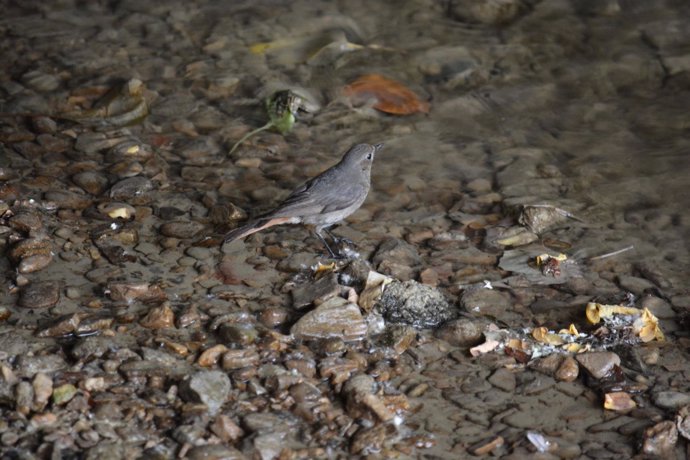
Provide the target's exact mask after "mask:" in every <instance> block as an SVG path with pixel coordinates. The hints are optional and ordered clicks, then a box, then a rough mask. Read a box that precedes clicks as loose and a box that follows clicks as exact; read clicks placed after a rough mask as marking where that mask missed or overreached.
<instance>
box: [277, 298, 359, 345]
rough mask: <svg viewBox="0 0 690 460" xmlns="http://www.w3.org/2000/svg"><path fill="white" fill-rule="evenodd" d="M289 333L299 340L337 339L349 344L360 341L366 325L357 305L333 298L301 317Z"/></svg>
mask: <svg viewBox="0 0 690 460" xmlns="http://www.w3.org/2000/svg"><path fill="white" fill-rule="evenodd" d="M290 333H291V334H292V335H293V336H294V337H295V338H297V339H301V340H313V339H324V338H330V337H337V338H341V339H343V340H344V341H348V342H349V341H356V340H362V339H363V338H364V337H365V336H366V333H367V324H366V322H365V321H364V318H363V317H362V313H361V312H360V311H359V307H358V306H357V305H355V304H353V303H349V302H348V301H347V300H345V299H343V298H341V297H334V298H332V299H330V300H328V301H326V302H324V303H322V304H321V305H319V306H318V307H316V308H315V309H314V310H312V311H310V312H308V313H307V314H306V315H304V316H303V317H301V318H300V319H299V320H298V321H297V323H295V324H294V325H293V326H292V328H291V329H290Z"/></svg>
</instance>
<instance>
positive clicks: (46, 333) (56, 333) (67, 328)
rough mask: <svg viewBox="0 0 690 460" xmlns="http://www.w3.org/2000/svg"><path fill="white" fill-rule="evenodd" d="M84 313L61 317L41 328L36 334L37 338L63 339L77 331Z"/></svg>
mask: <svg viewBox="0 0 690 460" xmlns="http://www.w3.org/2000/svg"><path fill="white" fill-rule="evenodd" d="M84 316H85V314H84V313H74V314H71V315H65V316H61V317H59V318H56V319H55V320H53V321H51V322H50V323H48V324H47V325H46V326H41V327H40V328H39V329H38V330H37V332H36V336H37V337H63V336H66V335H67V334H71V333H73V332H75V331H77V328H78V327H79V324H80V323H81V320H82V318H83V317H84Z"/></svg>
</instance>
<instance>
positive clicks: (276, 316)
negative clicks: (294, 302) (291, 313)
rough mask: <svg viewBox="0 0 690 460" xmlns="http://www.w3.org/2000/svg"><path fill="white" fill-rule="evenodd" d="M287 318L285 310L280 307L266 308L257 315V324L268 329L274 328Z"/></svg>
mask: <svg viewBox="0 0 690 460" xmlns="http://www.w3.org/2000/svg"><path fill="white" fill-rule="evenodd" d="M287 318H288V312H287V310H285V309H284V308H280V307H268V308H266V309H264V310H262V311H261V313H260V314H259V322H260V323H261V324H263V325H264V326H266V327H268V328H274V327H278V326H280V325H281V324H284V323H285V321H287Z"/></svg>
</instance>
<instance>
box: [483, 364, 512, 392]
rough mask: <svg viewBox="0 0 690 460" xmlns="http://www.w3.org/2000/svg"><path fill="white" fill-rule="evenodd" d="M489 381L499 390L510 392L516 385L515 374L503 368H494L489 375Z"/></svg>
mask: <svg viewBox="0 0 690 460" xmlns="http://www.w3.org/2000/svg"><path fill="white" fill-rule="evenodd" d="M489 383H490V384H492V385H493V386H495V387H496V388H498V389H500V390H503V391H507V392H510V393H512V392H514V391H515V386H516V385H517V381H516V379H515V374H513V373H512V372H510V371H509V370H508V369H505V368H499V369H496V370H495V371H494V373H493V374H491V376H490V377H489Z"/></svg>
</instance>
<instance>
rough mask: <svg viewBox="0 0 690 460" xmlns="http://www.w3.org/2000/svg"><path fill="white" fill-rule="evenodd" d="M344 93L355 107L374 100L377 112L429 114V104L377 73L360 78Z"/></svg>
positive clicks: (400, 84) (407, 89)
mask: <svg viewBox="0 0 690 460" xmlns="http://www.w3.org/2000/svg"><path fill="white" fill-rule="evenodd" d="M343 93H344V94H345V96H346V97H348V98H349V99H350V100H351V101H352V103H353V104H355V105H359V104H363V103H365V102H366V101H368V100H371V99H374V100H376V103H375V104H374V108H375V109H376V110H380V111H381V112H385V113H390V114H393V115H409V114H412V113H416V112H422V113H428V112H429V103H428V102H425V101H422V100H420V99H419V97H418V96H417V95H416V94H415V93H413V92H412V91H411V90H410V89H409V88H407V87H406V86H404V85H403V84H402V83H399V82H397V81H395V80H391V79H390V78H387V77H384V76H383V75H379V74H375V73H374V74H369V75H363V76H361V77H359V78H358V79H356V80H355V81H353V82H352V83H350V84H349V85H347V86H345V88H344V89H343Z"/></svg>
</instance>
